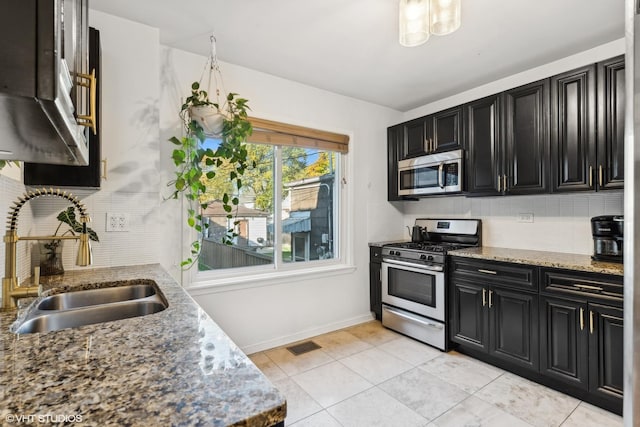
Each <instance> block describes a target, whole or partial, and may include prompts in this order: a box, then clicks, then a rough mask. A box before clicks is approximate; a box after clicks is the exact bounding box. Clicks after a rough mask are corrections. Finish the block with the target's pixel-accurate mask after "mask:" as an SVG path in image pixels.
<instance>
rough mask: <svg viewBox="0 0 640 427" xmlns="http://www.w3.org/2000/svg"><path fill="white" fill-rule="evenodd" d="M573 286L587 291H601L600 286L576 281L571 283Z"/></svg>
mask: <svg viewBox="0 0 640 427" xmlns="http://www.w3.org/2000/svg"><path fill="white" fill-rule="evenodd" d="M573 287H574V288H578V289H586V290H588V291H599V292H602V290H603V289H602V288H601V287H600V286H590V285H579V284H577V283H574V284H573Z"/></svg>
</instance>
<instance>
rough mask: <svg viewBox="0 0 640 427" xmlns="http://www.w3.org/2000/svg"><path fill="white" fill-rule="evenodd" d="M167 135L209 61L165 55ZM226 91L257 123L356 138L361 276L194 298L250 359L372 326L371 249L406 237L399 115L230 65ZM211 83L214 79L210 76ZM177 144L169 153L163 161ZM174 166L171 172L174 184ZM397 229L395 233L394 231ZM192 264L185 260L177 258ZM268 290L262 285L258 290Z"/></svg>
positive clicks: (355, 223) (352, 179)
mask: <svg viewBox="0 0 640 427" xmlns="http://www.w3.org/2000/svg"><path fill="white" fill-rule="evenodd" d="M161 56H162V77H161V81H162V86H163V87H162V97H161V114H160V116H161V135H162V140H165V139H168V138H169V137H170V136H171V135H172V134H175V132H178V131H179V121H178V120H177V112H178V107H179V105H180V102H179V100H180V97H181V96H182V97H184V96H186V95H188V94H189V88H190V85H191V82H192V81H194V80H198V79H199V78H200V76H201V74H202V69H203V66H204V63H205V60H206V58H204V57H201V56H197V55H193V54H190V53H186V52H183V51H179V50H175V49H170V48H163V49H162V53H161ZM222 74H223V77H224V84H225V89H226V90H227V91H231V92H237V93H240V94H241V95H242V96H243V97H246V98H248V99H249V105H250V107H251V113H250V114H251V115H252V116H255V117H261V118H266V119H271V120H277V121H281V122H286V123H292V124H296V125H302V126H308V127H312V128H317V129H322V130H327V131H334V132H340V133H345V134H349V135H350V136H351V141H350V148H349V154H348V156H349V158H350V159H351V161H350V169H351V170H350V171H349V178H348V183H347V186H346V191H348V194H349V203H350V204H351V206H352V210H351V217H350V218H349V223H348V232H349V233H350V234H352V236H353V240H352V243H353V251H354V257H353V260H352V262H353V264H354V265H355V267H356V269H355V272H350V273H343V274H340V275H337V276H333V277H330V278H327V277H325V276H323V277H312V278H307V279H301V280H297V281H295V282H291V281H289V282H287V283H278V284H269V285H267V286H262V287H252V288H250V289H236V290H230V291H229V290H227V291H224V292H216V291H215V290H210V291H198V292H194V295H195V298H196V301H197V302H198V303H199V304H200V305H201V306H202V307H203V308H204V309H205V310H206V311H207V312H208V313H209V314H210V315H211V316H212V317H213V318H214V319H215V320H216V322H218V323H219V324H220V325H221V326H222V327H223V329H224V330H225V332H227V333H228V334H229V335H230V336H231V337H232V338H233V339H234V341H236V343H237V344H238V345H239V346H240V347H242V348H243V349H244V350H245V351H249V352H252V351H257V350H261V349H265V348H269V347H273V346H275V345H279V344H284V343H287V342H291V341H292V340H295V339H299V338H304V337H307V336H310V335H314V334H317V333H321V332H325V331H329V330H332V329H336V328H339V327H343V326H347V325H350V324H353V323H356V322H361V321H363V320H366V319H369V318H370V317H371V315H370V312H369V297H368V295H369V278H368V275H369V272H368V247H367V243H368V241H370V240H372V239H373V238H377V237H380V236H383V235H385V234H386V233H389V231H388V229H389V225H390V224H393V227H396V228H397V229H398V230H399V229H400V228H401V227H402V216H401V213H400V211H399V210H398V209H396V208H395V207H393V206H391V205H390V204H389V203H387V202H386V141H387V140H386V128H387V127H388V126H390V125H391V124H393V123H397V122H399V121H400V120H401V114H400V113H399V112H397V111H394V110H391V109H388V108H383V107H380V106H376V105H373V104H369V103H366V102H362V101H358V100H355V99H351V98H347V97H344V96H340V95H336V94H332V93H329V92H326V91H323V90H319V89H315V88H312V87H309V86H305V85H302V84H298V83H294V82H291V81H287V80H284V79H281V78H277V77H274V76H271V75H268V74H264V73H260V72H256V71H253V70H250V69H247V68H243V67H239V66H235V65H232V64H225V63H223V64H222ZM205 79H206V75H205ZM170 149H171V147H170V144H166V145H165V146H161V152H162V158H165V157H168V156H169V155H170ZM171 174H172V168H171V165H170V164H168V165H167V167H166V168H164V167H163V176H165V177H166V178H170V177H171ZM393 227H391V228H393ZM177 256H178V257H184V253H182V254H177ZM257 284H258V285H259V284H260V283H259V281H258V283H257Z"/></svg>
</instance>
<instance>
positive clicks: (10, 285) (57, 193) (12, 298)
mask: <svg viewBox="0 0 640 427" xmlns="http://www.w3.org/2000/svg"><path fill="white" fill-rule="evenodd" d="M43 196H50V197H60V198H63V199H66V200H68V201H69V202H71V203H72V204H73V205H74V206H75V207H76V208H77V209H78V211H79V212H80V223H81V224H82V232H81V233H80V234H79V235H77V236H24V237H20V236H18V214H19V213H20V209H21V208H22V207H23V206H24V205H25V204H26V203H27V202H28V201H30V200H32V199H35V198H38V197H43ZM13 205H14V206H13V207H11V208H10V209H9V214H8V217H7V230H6V234H5V236H4V244H5V267H4V278H3V279H2V310H3V311H5V310H15V309H16V308H17V305H16V301H17V300H18V299H20V298H25V297H32V296H38V286H37V285H38V284H36V286H20V284H19V281H18V269H17V260H16V258H17V246H18V241H19V240H58V239H72V240H80V247H79V248H78V256H77V258H76V265H79V266H87V265H91V264H92V263H93V255H92V253H91V243H90V242H89V234H88V233H87V223H88V222H89V221H91V218H90V217H89V215H88V214H87V209H86V207H85V206H84V205H83V204H82V203H81V202H80V201H79V200H78V198H77V197H75V196H73V195H72V194H71V193H67V192H66V191H61V190H60V189H57V190H54V189H52V188H49V189H46V188H40V189H36V190H33V191H28V192H26V193H24V194H23V195H22V196H21V197H18V200H17V201H15V202H13Z"/></svg>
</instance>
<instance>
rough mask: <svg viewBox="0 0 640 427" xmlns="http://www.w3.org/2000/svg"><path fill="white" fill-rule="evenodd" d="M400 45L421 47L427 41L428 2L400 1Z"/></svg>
mask: <svg viewBox="0 0 640 427" xmlns="http://www.w3.org/2000/svg"><path fill="white" fill-rule="evenodd" d="M399 18H400V19H399V24H400V44H401V45H402V46H406V47H413V46H418V45H421V44H422V43H425V42H426V41H427V40H429V0H400V13H399Z"/></svg>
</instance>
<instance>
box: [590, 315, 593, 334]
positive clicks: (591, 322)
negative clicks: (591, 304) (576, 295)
mask: <svg viewBox="0 0 640 427" xmlns="http://www.w3.org/2000/svg"><path fill="white" fill-rule="evenodd" d="M589 332H590V333H591V335H593V310H589Z"/></svg>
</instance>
